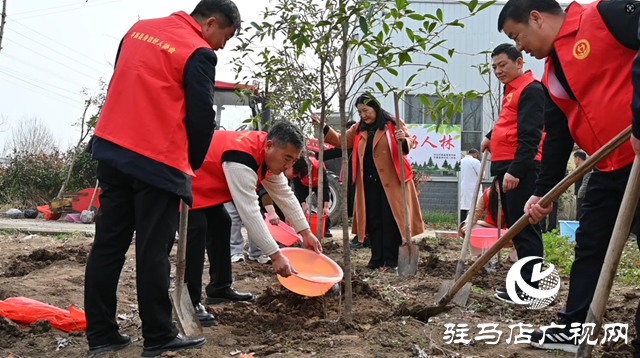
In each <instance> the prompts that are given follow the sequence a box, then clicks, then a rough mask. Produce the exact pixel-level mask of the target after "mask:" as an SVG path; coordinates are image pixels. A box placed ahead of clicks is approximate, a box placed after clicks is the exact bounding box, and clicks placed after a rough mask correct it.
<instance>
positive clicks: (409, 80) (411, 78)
mask: <svg viewBox="0 0 640 358" xmlns="http://www.w3.org/2000/svg"><path fill="white" fill-rule="evenodd" d="M417 75H418V74H417V73H414V74H413V75H411V77H409V79H408V80H407V83H406V84H405V86H408V85H410V84H411V82H413V79H414V78H416V76H417Z"/></svg>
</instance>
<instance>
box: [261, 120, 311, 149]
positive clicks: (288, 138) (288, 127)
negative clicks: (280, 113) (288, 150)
mask: <svg viewBox="0 0 640 358" xmlns="http://www.w3.org/2000/svg"><path fill="white" fill-rule="evenodd" d="M267 140H272V141H273V142H274V143H275V144H276V145H277V146H278V147H280V148H284V147H286V146H287V145H288V144H293V145H294V146H295V147H296V148H298V150H302V148H303V147H304V136H303V135H302V132H300V130H299V129H298V128H297V127H296V126H294V125H293V124H292V123H291V122H289V121H285V120H281V121H277V122H275V123H274V124H273V125H272V126H271V129H270V130H269V134H267Z"/></svg>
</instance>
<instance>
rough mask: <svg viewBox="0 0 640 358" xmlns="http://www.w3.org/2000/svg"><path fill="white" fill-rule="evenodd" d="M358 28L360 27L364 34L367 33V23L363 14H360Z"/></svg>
mask: <svg viewBox="0 0 640 358" xmlns="http://www.w3.org/2000/svg"><path fill="white" fill-rule="evenodd" d="M360 29H362V32H363V33H365V34H368V33H369V24H368V23H367V19H365V17H364V16H360Z"/></svg>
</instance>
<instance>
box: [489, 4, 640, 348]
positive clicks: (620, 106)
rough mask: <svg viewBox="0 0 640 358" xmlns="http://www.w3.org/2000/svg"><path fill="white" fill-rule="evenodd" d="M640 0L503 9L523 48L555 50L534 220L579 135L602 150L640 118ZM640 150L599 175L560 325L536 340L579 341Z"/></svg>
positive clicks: (530, 207) (607, 164)
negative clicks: (636, 110)
mask: <svg viewBox="0 0 640 358" xmlns="http://www.w3.org/2000/svg"><path fill="white" fill-rule="evenodd" d="M639 6H640V2H638V1H627V0H609V1H596V2H594V3H590V4H588V5H584V6H582V5H580V4H578V3H575V2H574V3H572V4H570V5H569V6H568V7H567V8H566V10H563V9H562V7H561V6H560V4H558V3H557V2H556V1H554V0H510V1H509V2H507V4H506V5H505V6H504V8H503V9H502V11H501V13H500V16H499V18H498V30H499V31H504V33H505V34H506V35H507V36H509V37H510V38H511V39H513V40H514V41H515V42H516V45H517V46H518V48H519V49H523V50H525V51H526V52H527V53H529V54H531V55H532V56H534V57H536V58H538V59H543V58H546V60H547V61H546V69H545V75H544V77H543V83H544V84H545V87H546V88H547V99H546V108H545V132H546V137H545V140H544V150H543V156H542V164H541V169H540V177H539V179H538V181H537V182H536V190H535V192H534V195H533V196H532V197H531V198H530V199H529V201H528V202H527V204H526V206H525V212H526V213H528V214H529V215H530V216H531V217H530V221H531V222H533V223H535V222H538V221H539V220H541V219H542V218H543V217H544V216H546V215H548V214H549V213H550V212H551V210H552V207H551V206H548V207H546V208H543V207H541V206H540V205H539V204H538V202H539V201H540V199H541V198H542V196H544V195H545V194H546V193H547V192H549V190H550V189H551V188H553V187H554V186H555V185H556V184H557V183H558V182H559V181H560V180H562V178H563V177H564V172H565V168H566V164H567V162H568V161H569V157H570V155H571V151H572V150H573V146H574V141H575V143H576V144H578V146H579V147H580V148H581V149H582V150H584V151H585V152H586V153H587V154H588V155H593V153H595V152H596V151H597V150H598V149H600V148H601V147H602V146H603V145H604V144H605V143H607V142H608V141H609V140H611V139H612V138H613V137H615V136H616V135H617V134H618V133H620V132H621V131H622V130H624V129H625V128H626V127H627V126H628V125H630V124H631V122H632V117H633V116H632V112H631V108H630V102H631V94H632V92H633V89H632V87H631V82H630V81H628V79H629V77H630V76H631V63H632V61H633V57H634V56H635V54H636V53H637V51H638V49H639V48H640V41H639V40H638V38H637V35H638V20H639V15H640V8H639ZM639 134H640V131H636V132H635V136H636V137H637V136H638V135H639ZM634 140H635V139H634ZM632 142H633V141H632ZM634 156H635V155H634V153H633V149H632V147H631V145H629V144H624V145H623V146H622V147H621V148H619V149H618V150H616V151H615V152H614V153H612V154H611V155H610V156H608V157H607V158H605V159H603V161H601V163H600V164H599V165H598V168H597V170H595V171H594V172H593V174H592V175H591V178H590V180H589V186H588V187H587V194H586V196H585V197H584V202H583V207H582V216H581V217H580V226H579V228H578V230H577V231H576V247H575V261H574V262H573V265H572V266H571V276H570V277H571V279H570V284H569V295H568V297H567V304H566V307H565V308H564V309H563V310H561V311H560V312H558V316H559V318H560V320H559V322H558V324H559V325H560V326H561V327H559V328H549V329H547V330H546V331H544V332H543V331H535V332H533V334H532V335H531V345H532V346H534V347H536V348H541V349H559V350H564V351H567V352H575V351H576V350H577V340H576V338H575V337H576V336H575V335H574V334H573V332H572V329H573V328H575V327H576V326H577V327H578V328H579V326H580V324H581V323H583V322H584V321H585V319H586V316H587V312H588V309H589V306H590V305H591V301H592V299H593V295H594V292H595V289H596V285H597V281H598V277H599V275H600V271H601V269H602V264H603V261H604V257H605V255H606V252H607V248H608V246H609V241H610V239H611V234H612V232H613V227H614V224H615V221H616V218H617V215H618V211H619V209H620V204H621V202H622V196H623V194H624V191H625V188H626V185H627V181H628V179H629V173H630V170H631V163H632V161H633V158H634ZM636 215H637V214H636ZM636 343H637V342H634V345H635V344H636ZM638 353H639V351H638V346H637V345H636V355H638Z"/></svg>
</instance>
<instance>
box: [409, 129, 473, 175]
mask: <svg viewBox="0 0 640 358" xmlns="http://www.w3.org/2000/svg"><path fill="white" fill-rule="evenodd" d="M407 127H408V128H409V133H411V137H412V138H413V141H414V145H413V148H412V149H411V151H410V152H409V155H408V156H407V159H408V160H409V162H410V163H411V165H412V166H413V168H414V169H415V170H428V171H442V172H457V171H460V155H461V152H460V145H461V140H460V136H461V128H460V125H444V124H443V125H440V126H439V128H438V126H437V125H435V124H409V125H407Z"/></svg>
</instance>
